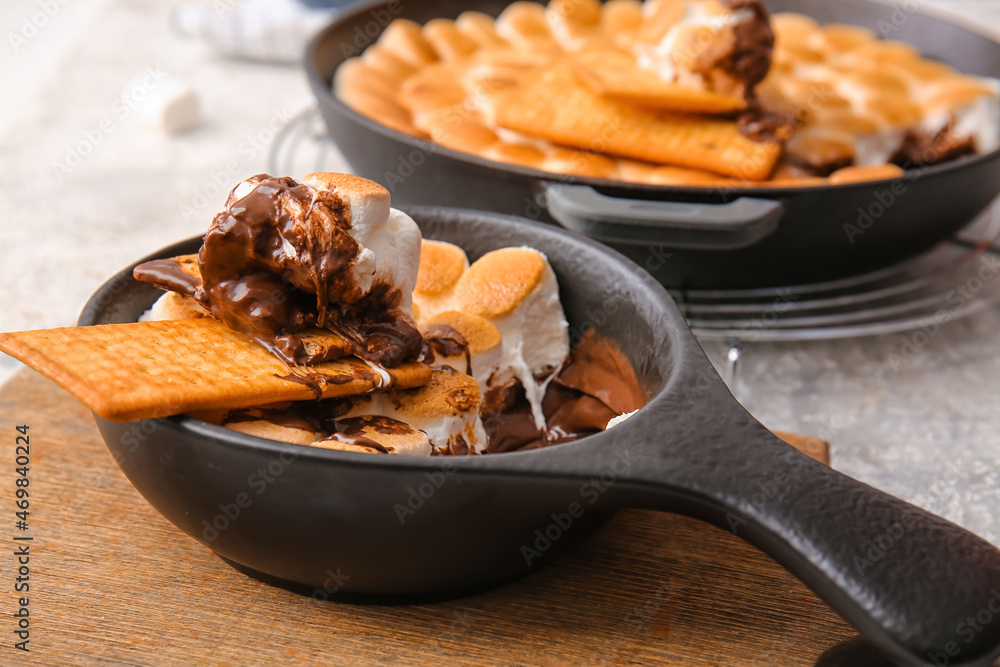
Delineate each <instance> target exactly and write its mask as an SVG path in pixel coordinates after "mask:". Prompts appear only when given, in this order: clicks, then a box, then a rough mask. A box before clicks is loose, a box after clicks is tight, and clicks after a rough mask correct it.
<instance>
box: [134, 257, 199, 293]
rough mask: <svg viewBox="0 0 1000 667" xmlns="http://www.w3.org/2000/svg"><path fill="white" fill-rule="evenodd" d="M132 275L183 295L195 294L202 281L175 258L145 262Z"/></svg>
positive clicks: (141, 280)
mask: <svg viewBox="0 0 1000 667" xmlns="http://www.w3.org/2000/svg"><path fill="white" fill-rule="evenodd" d="M132 276H133V277H134V278H135V279H136V280H138V281H140V282H144V283H149V284H151V285H156V286H157V287H159V288H162V289H165V290H170V291H171V292H177V293H178V294H182V295H183V296H194V294H195V292H197V291H198V289H199V288H200V287H201V281H200V280H198V279H197V278H195V277H194V276H192V275H191V274H189V273H186V272H185V271H184V269H183V268H182V267H181V264H180V262H178V261H177V260H176V259H174V258H170V259H154V260H152V261H150V262H143V263H142V264H140V265H139V266H137V267H135V269H133V270H132Z"/></svg>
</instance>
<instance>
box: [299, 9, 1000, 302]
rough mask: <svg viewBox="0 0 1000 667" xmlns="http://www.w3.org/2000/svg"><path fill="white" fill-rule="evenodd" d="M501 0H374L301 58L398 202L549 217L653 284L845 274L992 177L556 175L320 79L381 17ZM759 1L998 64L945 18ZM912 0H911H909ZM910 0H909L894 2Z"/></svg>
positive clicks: (996, 47)
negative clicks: (670, 180) (703, 181)
mask: <svg viewBox="0 0 1000 667" xmlns="http://www.w3.org/2000/svg"><path fill="white" fill-rule="evenodd" d="M507 4H509V1H508V0H475V1H474V2H468V1H466V0H422V1H421V2H414V1H410V2H405V1H401V0H375V2H371V3H367V4H365V5H363V6H362V7H360V8H358V9H356V10H353V11H350V12H347V13H345V14H343V15H342V16H340V17H339V18H338V19H337V20H336V21H335V22H334V23H333V24H331V25H330V26H329V27H328V28H326V29H325V30H324V31H323V32H322V33H321V34H320V35H319V36H317V37H316V39H315V40H314V41H313V43H312V44H311V46H310V48H309V51H308V53H307V56H306V71H307V74H308V78H309V82H310V85H311V86H312V88H313V92H314V93H315V95H316V99H317V100H318V102H319V108H320V111H321V112H322V114H323V118H324V120H325V121H326V125H327V128H328V129H329V132H330V136H331V137H332V138H333V140H334V141H335V142H336V143H337V145H338V147H339V148H340V150H341V151H342V152H343V154H344V156H345V157H346V158H347V160H348V162H350V164H351V166H352V168H353V169H354V171H355V172H356V173H357V174H359V175H361V176H366V177H368V178H371V179H374V180H376V181H378V182H380V183H385V184H386V186H387V187H388V188H389V189H390V190H391V191H392V196H393V201H394V202H397V203H399V204H407V205H412V204H430V205H447V206H462V207H468V208H475V209H486V210H492V211H498V212H502V213H510V214H513V215H519V216H522V217H528V218H532V219H538V220H543V221H546V222H553V221H554V222H557V223H559V224H562V225H564V226H566V227H568V228H570V229H574V230H576V231H579V232H582V233H584V234H587V235H589V236H591V237H593V238H597V239H599V240H602V241H604V242H606V243H608V244H610V245H611V246H612V247H614V248H615V249H617V250H618V251H619V252H622V253H623V254H625V255H626V256H628V257H629V258H631V259H632V260H634V261H636V262H637V263H638V264H639V265H640V266H644V267H645V268H647V269H648V270H649V271H650V272H651V273H653V275H654V276H655V277H656V278H657V279H658V280H660V281H661V282H662V283H664V284H665V285H668V286H671V287H689V288H733V287H759V286H778V285H790V284H800V283H807V282H814V281H819V280H827V279H833V278H839V277H843V276H846V275H856V274H858V273H862V272H864V271H867V270H872V269H875V268H878V267H882V266H887V265H889V264H892V263H894V262H897V261H900V260H903V259H905V258H908V257H912V256H914V255H916V254H918V253H920V252H923V251H925V250H927V249H929V248H931V247H932V246H934V245H935V244H936V243H938V242H940V241H942V240H944V239H946V238H948V237H950V236H952V235H953V234H954V233H955V232H956V231H957V230H958V229H960V228H962V227H963V226H965V225H966V224H967V223H968V222H969V221H970V220H972V219H973V218H974V217H975V216H976V215H977V214H979V213H980V212H981V211H982V210H983V209H984V208H985V207H986V206H987V205H988V204H989V202H990V201H992V200H993V198H994V197H995V196H996V195H997V192H998V191H1000V151H997V152H993V153H990V154H989V155H982V156H976V157H970V158H965V159H961V160H959V161H956V162H953V163H950V164H945V165H940V166H937V167H931V168H927V169H923V170H914V171H911V172H908V173H907V174H906V176H905V177H903V178H902V179H900V180H898V181H897V182H895V183H894V182H892V181H881V182H870V183H858V184H852V185H840V186H823V187H810V188H798V189H774V188H770V189H768V188H756V189H755V188H747V189H739V190H733V189H727V190H719V189H718V188H696V187H666V186H651V185H639V184H627V183H621V182H618V181H607V180H602V179H594V178H580V177H568V176H556V175H553V174H548V173H545V172H541V171H537V170H534V169H527V168H522V167H516V166H509V165H504V164H501V163H497V162H493V161H489V160H484V159H480V158H477V157H473V156H470V155H467V154H464V153H459V152H457V151H453V150H449V149H446V148H442V147H440V146H437V145H435V144H431V143H428V142H426V141H421V140H419V139H416V138H413V137H410V136H408V135H405V134H402V133H400V132H396V131H394V130H391V129H388V128H386V127H384V126H382V125H380V124H378V123H376V122H374V121H372V120H369V119H367V118H365V117H364V116H362V115H360V114H358V113H356V112H354V111H351V110H350V109H348V108H347V107H345V106H344V105H343V104H341V103H340V102H339V101H337V99H336V98H335V97H334V96H333V95H332V93H331V92H330V82H331V80H332V77H333V73H334V71H335V70H336V68H337V66H338V65H340V63H342V62H343V61H344V60H346V59H347V58H349V57H351V56H354V55H358V54H359V53H360V52H361V51H363V49H364V48H365V47H367V46H368V45H370V44H372V43H374V41H375V40H376V39H377V38H378V35H379V34H381V32H382V30H383V29H384V28H385V26H386V25H387V24H388V22H389V21H391V20H392V19H394V18H399V17H402V18H408V19H412V20H414V21H417V22H419V23H424V22H426V21H428V20H430V19H433V18H439V17H446V18H454V17H455V16H457V15H458V14H460V13H461V12H463V11H467V10H478V11H482V12H484V13H487V14H492V15H494V16H496V15H497V14H498V13H499V12H500V11H501V10H502V9H503V8H504V7H505V6H506V5H507ZM766 4H767V6H768V7H769V8H770V9H771V11H772V12H778V11H797V12H801V13H805V14H809V15H811V16H814V17H816V18H817V19H819V20H820V21H821V22H833V21H836V22H843V23H852V24H857V25H861V26H864V27H867V28H869V29H871V30H874V31H875V32H876V33H880V34H884V35H885V36H887V37H889V38H891V39H897V40H903V41H906V42H909V43H911V44H913V45H915V46H916V47H917V48H919V49H920V51H921V52H922V53H923V54H925V55H927V56H929V57H932V58H937V59H940V60H943V61H944V62H946V63H948V64H950V65H953V66H955V67H956V68H957V69H958V70H959V71H962V72H966V73H969V74H979V75H984V76H994V77H998V76H1000V44H997V43H996V42H994V41H992V40H990V39H988V38H986V37H984V36H982V35H979V34H977V33H974V32H972V31H970V30H966V29H965V28H961V27H959V26H956V25H954V24H952V23H949V22H946V21H942V20H939V19H936V18H932V17H929V16H924V15H921V14H913V13H910V12H908V11H907V10H906V9H904V8H901V6H900V5H899V3H894V4H893V5H892V6H890V5H889V4H888V3H887V4H875V3H872V2H868V1H866V0H837V1H836V2H831V1H829V0H766ZM910 4H914V5H915V4H917V3H910ZM906 7H909V5H906Z"/></svg>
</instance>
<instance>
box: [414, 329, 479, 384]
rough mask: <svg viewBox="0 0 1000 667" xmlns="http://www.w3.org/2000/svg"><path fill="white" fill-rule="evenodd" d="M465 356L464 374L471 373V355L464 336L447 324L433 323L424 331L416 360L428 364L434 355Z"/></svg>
mask: <svg viewBox="0 0 1000 667" xmlns="http://www.w3.org/2000/svg"><path fill="white" fill-rule="evenodd" d="M435 356H439V357H460V356H464V357H465V374H466V375H472V356H471V355H470V353H469V344H468V343H467V342H466V340H465V337H464V336H463V335H462V334H460V333H459V332H458V331H456V330H455V329H454V328H453V327H449V326H448V325H447V324H435V325H432V326H430V327H428V328H427V330H426V331H424V345H423V348H422V349H421V350H420V356H419V357H418V358H417V361H420V362H422V363H425V364H429V363H431V362H432V361H434V357H435Z"/></svg>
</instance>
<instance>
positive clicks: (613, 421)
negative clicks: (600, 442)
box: [604, 410, 639, 430]
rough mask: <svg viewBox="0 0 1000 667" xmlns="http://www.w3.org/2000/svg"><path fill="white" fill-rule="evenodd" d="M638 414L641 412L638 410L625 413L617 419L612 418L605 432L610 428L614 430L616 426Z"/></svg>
mask: <svg viewBox="0 0 1000 667" xmlns="http://www.w3.org/2000/svg"><path fill="white" fill-rule="evenodd" d="M637 412H639V411H638V410H633V411H632V412H625V413H623V414H620V415H618V416H617V417H612V418H611V419H610V420H608V425H607V426H606V427H605V429H604V430H608V429H610V428H614V427H615V426H618V425H619V424H621V423H622V422H623V421H625V420H626V419H628V418H629V417H631V416H632V415H634V414H635V413H637Z"/></svg>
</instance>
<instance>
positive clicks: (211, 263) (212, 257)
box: [194, 174, 421, 366]
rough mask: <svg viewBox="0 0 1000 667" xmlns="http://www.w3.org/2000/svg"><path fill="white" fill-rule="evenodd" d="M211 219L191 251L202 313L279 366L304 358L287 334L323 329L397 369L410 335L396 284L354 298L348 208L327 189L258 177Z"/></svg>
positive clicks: (413, 351) (413, 333) (409, 347)
mask: <svg viewBox="0 0 1000 667" xmlns="http://www.w3.org/2000/svg"><path fill="white" fill-rule="evenodd" d="M250 182H251V184H253V185H254V186H255V187H254V188H253V190H252V191H251V192H249V193H248V194H246V195H245V196H244V197H242V198H240V199H237V198H236V195H235V190H234V192H233V194H230V196H229V200H228V201H227V203H226V210H225V211H223V212H222V213H219V214H218V215H217V216H216V217H215V219H214V220H213V222H212V226H211V227H210V228H209V230H208V233H207V234H206V235H205V242H204V245H202V248H201V251H200V252H199V253H198V262H199V268H200V270H201V277H202V285H201V286H200V288H198V289H197V290H196V291H195V293H194V296H195V298H197V299H198V300H199V301H200V302H201V303H202V304H203V305H204V306H205V307H206V308H207V309H208V310H209V311H210V312H211V313H212V315H213V316H214V317H215V318H216V319H218V320H220V321H222V322H224V323H225V324H226V325H227V326H229V327H230V328H231V329H234V330H236V331H239V332H241V333H243V334H245V335H247V336H249V337H250V338H252V339H254V340H256V341H257V342H258V343H260V344H261V345H263V346H264V347H266V348H267V349H268V350H270V351H271V352H273V353H274V354H275V355H277V356H278V357H280V358H281V359H283V360H284V361H285V362H286V363H288V364H289V365H301V364H304V363H308V362H309V361H310V359H309V358H308V355H307V354H306V353H305V351H304V346H303V345H302V342H301V341H300V340H299V339H298V338H297V337H296V336H295V335H294V334H296V333H298V332H301V331H302V330H304V329H306V328H308V327H311V326H316V327H321V328H324V327H325V328H327V329H329V330H331V331H333V332H334V333H337V334H339V335H340V336H341V337H342V338H344V339H345V340H347V341H348V343H349V344H350V346H351V348H352V352H353V353H354V354H356V355H357V356H359V357H361V358H363V359H366V360H368V361H371V362H374V363H377V364H379V365H382V366H397V365H399V364H400V363H402V362H404V361H407V360H410V359H414V358H416V356H417V355H418V354H419V352H420V345H421V339H420V333H419V331H417V329H416V326H415V325H414V324H413V322H412V321H411V320H410V318H409V317H408V316H407V315H406V314H405V313H404V312H403V311H402V310H401V309H400V308H399V307H398V304H399V301H400V295H399V291H398V290H390V289H389V288H388V287H387V286H384V285H382V286H377V287H376V288H375V289H373V290H372V291H371V292H370V293H369V294H367V295H364V296H362V290H361V288H360V287H359V286H358V284H357V282H356V281H355V280H354V279H353V277H352V275H353V274H352V272H351V267H352V266H353V263H354V262H355V260H356V258H357V255H358V253H359V251H360V246H359V245H358V243H357V241H355V240H354V238H353V237H352V236H351V235H350V233H349V231H348V230H350V228H351V220H350V209H349V207H348V205H347V204H346V203H345V202H344V201H343V200H342V199H341V198H340V197H339V196H338V195H337V194H336V193H334V192H327V191H319V190H315V189H313V188H311V187H309V186H306V185H300V184H299V183H297V182H295V181H294V180H293V179H291V178H273V177H271V176H268V175H266V174H261V175H258V176H255V177H253V178H252V179H250Z"/></svg>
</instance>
